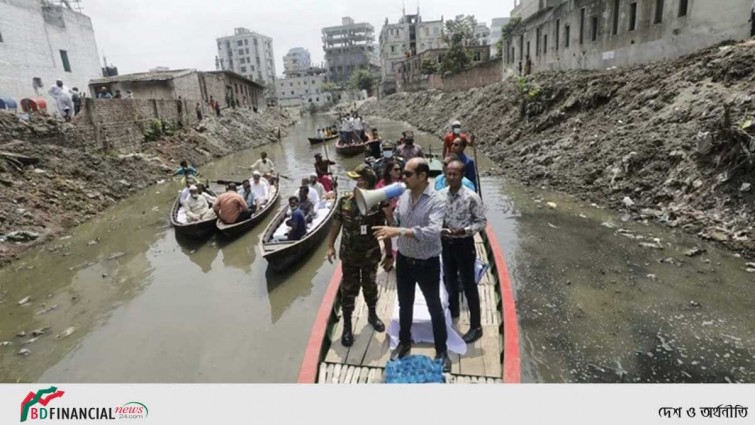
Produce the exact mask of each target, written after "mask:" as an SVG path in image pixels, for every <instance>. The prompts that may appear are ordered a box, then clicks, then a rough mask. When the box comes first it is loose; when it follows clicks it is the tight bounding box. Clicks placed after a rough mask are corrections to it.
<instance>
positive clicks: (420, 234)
mask: <svg viewBox="0 0 755 425" xmlns="http://www.w3.org/2000/svg"><path fill="white" fill-rule="evenodd" d="M429 175H430V166H429V164H428V162H427V160H425V159H424V158H412V159H411V160H409V162H407V163H406V166H405V167H404V171H403V177H404V184H405V185H406V188H407V189H409V190H407V191H405V192H404V193H402V194H401V196H400V198H399V200H398V206H397V207H396V211H395V212H394V220H393V223H394V224H395V225H396V226H398V227H387V226H376V227H374V230H375V236H377V238H378V239H379V240H382V241H389V240H390V239H391V238H394V237H398V257H397V258H396V289H397V292H398V305H399V327H400V331H399V344H398V346H397V347H396V349H395V350H394V352H393V353H392V354H391V360H394V359H400V358H403V357H405V356H407V355H408V354H409V353H410V352H411V347H412V334H411V328H412V323H413V321H414V288H415V284H418V285H419V289H420V290H421V291H422V295H423V296H424V297H425V301H426V302H427V309H428V311H429V312H430V320H431V321H432V325H433V340H434V342H435V359H436V360H440V361H441V362H442V363H443V371H444V372H450V371H451V359H450V358H449V357H448V351H447V346H446V339H447V337H448V333H447V331H446V321H445V317H444V314H443V305H442V304H441V300H440V255H441V252H442V245H441V239H440V238H441V236H440V233H441V229H442V227H443V219H444V217H445V213H446V202H445V200H444V199H443V198H442V197H441V196H440V195H438V193H437V192H436V191H435V190H434V189H433V188H432V187H430V182H429V181H428V177H429ZM392 186H395V185H392ZM389 187H390V186H388V187H386V188H383V189H381V190H386V191H388V188H389ZM368 198H369V196H368Z"/></svg>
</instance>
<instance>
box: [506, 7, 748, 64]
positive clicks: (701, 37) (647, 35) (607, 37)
mask: <svg viewBox="0 0 755 425" xmlns="http://www.w3.org/2000/svg"><path fill="white" fill-rule="evenodd" d="M752 6H753V2H752V0H727V1H710V0H707V1H706V0H570V1H569V0H521V1H519V2H518V4H516V6H515V7H514V9H513V10H512V11H511V16H512V17H521V19H522V24H523V25H522V28H521V30H520V31H519V32H518V33H517V34H515V35H514V37H513V39H512V40H509V41H507V43H506V54H505V55H504V63H505V65H506V66H507V67H509V68H511V69H514V70H518V68H519V63H520V62H522V63H524V62H525V61H526V57H527V56H528V55H529V56H530V58H531V60H532V65H533V72H534V71H537V70H539V69H552V70H559V69H605V68H609V67H613V66H626V65H633V64H641V63H647V62H652V61H657V60H663V59H674V58H677V57H679V56H683V55H685V54H689V53H692V52H695V51H697V50H699V49H702V48H705V47H709V46H711V45H713V44H715V43H718V42H720V41H724V40H730V39H733V40H741V39H744V38H747V37H749V36H750V35H751V34H753V33H755V21H750V17H751V10H752Z"/></svg>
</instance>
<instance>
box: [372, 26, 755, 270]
mask: <svg viewBox="0 0 755 425" xmlns="http://www.w3.org/2000/svg"><path fill="white" fill-rule="evenodd" d="M754 83H755V40H751V41H748V42H744V43H739V44H734V43H722V44H720V45H717V46H714V47H712V48H709V49H705V50H702V51H700V52H698V53H696V54H693V55H690V56H687V57H684V58H681V59H679V60H676V61H666V62H659V63H653V64H648V65H642V66H636V67H631V68H620V69H611V70H606V71H568V72H540V73H537V74H535V75H532V76H529V77H526V78H518V77H516V76H511V77H509V78H507V79H506V80H505V81H503V82H501V83H498V84H494V85H491V86H487V87H484V88H477V89H472V90H470V91H467V92H439V91H426V92H419V93H399V94H395V95H392V96H388V97H387V98H385V99H382V100H381V101H380V102H377V101H375V100H371V101H368V102H366V103H364V104H363V105H362V106H361V107H360V113H362V114H364V115H378V116H383V117H386V118H390V119H395V120H402V121H407V122H409V123H411V124H412V125H415V126H416V127H417V128H419V129H421V130H424V131H429V132H432V133H435V134H437V135H439V136H440V135H441V134H442V133H443V132H444V131H446V130H447V129H448V128H449V127H450V123H451V122H452V121H454V120H457V119H458V120H461V122H462V123H463V125H464V128H465V129H467V130H470V131H471V132H473V133H474V134H475V136H476V140H477V143H478V145H479V146H480V147H481V151H480V153H483V152H484V153H486V154H487V155H488V156H489V157H490V158H491V159H493V160H494V161H495V162H496V163H497V164H498V165H499V167H500V169H498V170H493V171H494V172H502V173H504V174H506V175H510V176H512V177H514V178H516V179H518V180H520V181H522V182H524V183H525V184H537V185H548V186H551V187H553V188H554V189H557V190H561V191H564V192H568V193H571V194H574V195H577V196H579V197H580V198H582V199H585V200H588V201H590V202H596V203H598V204H601V205H604V206H607V207H611V208H614V209H616V210H621V211H624V212H628V213H631V214H632V215H633V217H634V218H636V219H650V220H656V221H659V222H662V223H665V224H666V225H669V226H671V227H678V228H681V229H684V230H686V231H688V232H691V233H695V234H697V235H699V236H701V237H703V238H705V239H709V240H714V241H717V242H720V243H721V244H723V245H724V246H726V247H728V248H730V249H733V250H738V251H742V252H743V253H745V254H747V255H750V256H752V255H755V232H754V231H753V224H754V223H755V207H754V206H755V203H753V201H755V188H753V187H752V185H753V184H755V162H754V161H755V84H754Z"/></svg>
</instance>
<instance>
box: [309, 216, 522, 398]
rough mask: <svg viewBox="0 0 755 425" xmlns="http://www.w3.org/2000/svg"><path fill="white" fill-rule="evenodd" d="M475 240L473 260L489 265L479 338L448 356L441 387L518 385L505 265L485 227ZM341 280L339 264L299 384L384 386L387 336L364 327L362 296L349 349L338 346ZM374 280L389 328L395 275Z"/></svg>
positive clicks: (422, 348)
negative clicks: (447, 372)
mask: <svg viewBox="0 0 755 425" xmlns="http://www.w3.org/2000/svg"><path fill="white" fill-rule="evenodd" d="M475 240H476V245H477V256H478V258H479V259H480V260H482V261H483V262H486V263H487V264H488V265H489V268H488V270H487V272H486V274H485V276H484V277H483V278H482V280H481V281H480V284H479V286H478V288H479V290H480V304H481V310H482V325H483V337H482V338H481V339H479V340H477V341H476V342H475V343H473V344H469V345H467V353H466V354H465V355H464V356H459V355H458V354H455V353H453V352H449V354H450V357H451V360H452V367H451V373H450V375H446V383H517V382H520V360H519V330H518V324H517V315H516V308H515V305H514V296H513V290H512V288H511V283H510V281H509V274H508V270H507V268H506V262H505V260H504V257H503V253H502V251H501V248H500V246H499V245H498V242H497V240H496V237H495V234H494V233H493V229H492V227H491V226H490V225H488V227H487V229H485V231H484V232H482V233H481V234H479V235H477V236H475ZM341 278H342V274H341V267H340V263H339V264H338V265H337V266H336V270H335V272H334V273H333V277H332V278H331V280H330V283H329V284H328V288H327V289H326V292H325V296H324V298H323V301H322V304H321V305H320V310H319V311H318V313H317V317H316V318H315V323H314V327H313V329H312V334H311V336H310V339H309V343H308V344H307V348H306V352H305V354H304V360H303V362H302V366H301V369H300V372H299V379H298V381H299V382H300V383H319V384H326V383H368V384H369V383H382V382H383V381H384V370H385V365H386V363H387V362H388V360H389V359H390V349H389V346H390V343H389V338H388V336H387V331H386V332H382V333H378V332H375V331H374V330H373V329H372V326H370V325H369V324H368V323H367V314H368V312H367V306H366V305H365V302H364V298H362V296H361V295H360V296H359V297H358V298H357V302H356V308H355V310H354V314H353V315H352V321H353V326H354V328H353V329H354V344H353V345H352V346H351V347H344V346H342V345H341V341H340V338H341V331H342V326H343V321H342V320H341V318H340V295H339V287H340V284H341ZM377 279H378V287H379V290H380V294H379V297H380V298H379V301H378V305H377V311H378V315H379V316H380V317H381V319H382V320H383V321H384V322H385V324H386V328H388V326H389V319H390V318H391V316H392V313H393V309H394V303H395V299H396V273H395V269H394V270H392V271H390V272H387V273H386V272H384V271H383V270H382V269H380V271H379V272H378V278H377ZM468 326H469V311H468V310H467V308H466V303H461V317H460V319H459V325H458V328H461V329H466V328H467V327H468ZM412 354H422V355H426V356H428V357H430V358H433V357H434V355H435V349H434V348H433V346H432V344H426V343H418V344H414V345H413V347H412Z"/></svg>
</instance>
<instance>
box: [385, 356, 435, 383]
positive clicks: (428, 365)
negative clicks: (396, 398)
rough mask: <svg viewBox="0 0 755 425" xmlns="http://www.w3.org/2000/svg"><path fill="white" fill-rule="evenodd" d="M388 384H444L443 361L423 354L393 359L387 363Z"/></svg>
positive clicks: (386, 375)
mask: <svg viewBox="0 0 755 425" xmlns="http://www.w3.org/2000/svg"><path fill="white" fill-rule="evenodd" d="M385 383H386V384H442V383H445V378H444V377H443V363H442V362H441V361H440V360H433V359H431V358H430V357H427V356H422V355H414V356H407V357H404V358H403V359H398V360H391V361H389V362H388V363H387V364H386V365H385Z"/></svg>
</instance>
